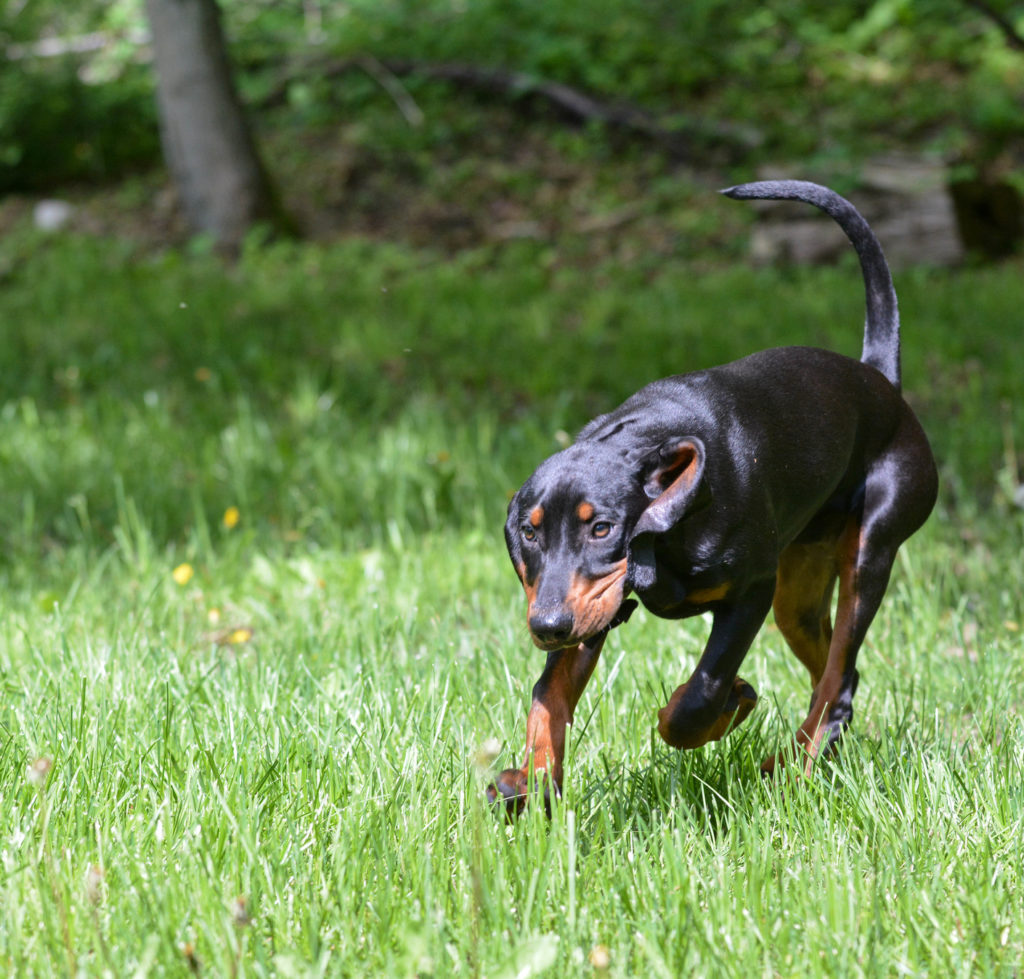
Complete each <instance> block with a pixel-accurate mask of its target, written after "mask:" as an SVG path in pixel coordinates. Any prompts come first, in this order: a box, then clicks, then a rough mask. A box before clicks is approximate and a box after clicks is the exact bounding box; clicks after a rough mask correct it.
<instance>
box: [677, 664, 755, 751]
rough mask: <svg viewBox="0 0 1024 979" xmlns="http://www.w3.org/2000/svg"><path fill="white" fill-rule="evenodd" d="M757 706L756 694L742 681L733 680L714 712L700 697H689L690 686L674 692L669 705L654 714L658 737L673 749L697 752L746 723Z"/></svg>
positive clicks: (697, 695)
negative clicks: (722, 700)
mask: <svg viewBox="0 0 1024 979" xmlns="http://www.w3.org/2000/svg"><path fill="white" fill-rule="evenodd" d="M756 703H757V692H756V691H755V690H754V688H753V687H752V686H751V685H750V684H749V683H747V681H746V680H743V679H741V678H740V677H736V679H735V680H734V681H733V685H732V687H731V688H730V690H729V693H728V696H727V697H726V700H725V704H724V705H723V706H722V707H721V709H720V711H719V712H718V713H716V714H714V713H711V711H714V710H715V708H714V706H713V705H711V704H709V703H708V702H707V701H706V700H704V699H703V697H702V696H701V694H700V693H697V694H693V692H692V690H691V687H690V683H689V682H687V683H684V684H683V685H682V686H681V687H679V688H677V689H676V691H675V693H673V694H672V697H671V698H670V699H669V702H668V703H667V704H666V705H665V706H664V707H662V709H661V710H660V711H658V733H659V734H660V735H661V737H662V739H663V740H664V741H665V743H666V744H668V745H670V746H671V747H673V748H681V749H682V748H685V749H690V748H699V747H701V746H702V745H705V744H707V743H708V742H709V741H718V740H719V739H720V738H722V737H724V736H725V735H726V734H727V733H728V732H729V731H731V730H732V729H733V728H734V727H737V726H738V725H739V724H741V723H743V721H745V720H746V718H747V715H749V714H750V712H751V711H752V710H753V709H754V705H755V704H756Z"/></svg>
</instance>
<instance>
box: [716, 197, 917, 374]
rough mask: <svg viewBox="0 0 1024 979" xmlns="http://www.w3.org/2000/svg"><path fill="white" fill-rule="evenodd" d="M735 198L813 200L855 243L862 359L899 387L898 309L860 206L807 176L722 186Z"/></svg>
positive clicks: (879, 253)
mask: <svg viewBox="0 0 1024 979" xmlns="http://www.w3.org/2000/svg"><path fill="white" fill-rule="evenodd" d="M722 193H723V194H725V195H726V196H727V197H732V198H734V199H735V200H741V201H748V200H794V201H803V202H804V203H806V204H813V205H814V206H815V207H818V208H820V209H821V210H823V211H824V212H825V213H826V214H828V215H829V216H830V217H831V218H833V219H834V220H835V221H836V223H837V224H838V225H839V227H840V228H842V229H843V231H844V232H845V233H846V237H847V238H849V239H850V241H851V242H852V243H853V247H854V248H855V249H856V251H857V257H858V258H859V259H860V267H861V271H862V272H863V273H864V291H865V293H866V297H867V317H866V319H865V321H864V347H863V350H862V351H861V357H860V359H861V360H862V361H864V363H865V364H871V366H872V367H877V368H878V369H879V370H880V371H881V372H882V373H883V374H884V375H885V376H886V377H887V378H889V380H890V381H892V383H893V384H894V385H895V386H896V388H897V389H899V387H900V313H899V308H898V306H897V303H896V290H895V289H894V288H893V284H892V275H891V274H890V273H889V266H888V264H887V263H886V261H885V255H883V254H882V246H881V245H880V244H879V243H878V239H877V238H876V237H875V234H874V232H873V231H872V230H871V228H870V227H869V226H868V223H867V221H865V220H864V218H863V217H862V216H861V214H860V212H859V211H858V210H857V209H856V208H855V207H854V206H853V205H852V204H851V203H850V202H849V201H848V200H846V199H845V198H843V197H840V196H839V195H838V194H837V193H835V191H831V190H829V189H828V188H827V187H822V186H820V185H819V184H812V183H810V182H808V181H806V180H764V181H760V182H758V183H752V184H740V185H739V186H738V187H729V188H728V189H727V190H723V191H722Z"/></svg>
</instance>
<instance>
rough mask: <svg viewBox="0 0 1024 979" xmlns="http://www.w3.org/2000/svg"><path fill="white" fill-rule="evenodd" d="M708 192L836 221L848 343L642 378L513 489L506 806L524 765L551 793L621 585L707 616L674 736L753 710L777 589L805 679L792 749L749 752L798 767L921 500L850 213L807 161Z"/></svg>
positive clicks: (620, 608) (875, 249) (854, 215)
mask: <svg viewBox="0 0 1024 979" xmlns="http://www.w3.org/2000/svg"><path fill="white" fill-rule="evenodd" d="M722 193H724V194H725V195H727V196H728V197H731V198H734V199H736V200H754V199H766V200H797V201H803V202H805V203H807V204H812V205H814V206H815V207H817V208H819V209H821V210H822V211H824V212H825V213H826V214H828V215H830V216H831V217H832V218H833V219H834V220H835V221H836V222H837V223H838V224H839V226H840V227H841V228H842V230H843V231H844V232H845V234H846V236H847V237H848V238H849V239H850V241H851V243H852V244H853V247H854V249H855V250H856V252H857V255H858V257H859V259H860V265H861V270H862V273H863V278H864V286H865V293H866V301H867V315H866V320H865V328H864V341H863V350H862V354H861V359H860V360H855V359H853V358H850V357H845V356H842V355H840V354H837V353H832V352H830V351H827V350H820V349H816V348H812V347H780V348H773V349H768V350H763V351H761V352H759V353H754V354H751V355H750V356H748V357H745V358H743V359H741V360H737V361H734V362H732V363H729V364H725V365H723V366H720V367H714V368H711V369H709V370H701V371H696V372H694V373H691V374H682V375H678V376H675V377H667V378H664V379H662V380H659V381H655V382H654V383H652V384H649V385H648V386H647V387H645V388H643V389H641V390H640V391H638V392H637V393H636V394H634V395H633V396H632V397H631V398H629V399H628V400H627V401H625V402H624V403H623V404H622V405H620V406H619V407H618V408H616V409H615V410H614V411H612V412H610V413H608V414H606V415H601V416H600V417H598V418H596V419H594V420H593V421H592V422H590V424H588V425H587V426H586V427H585V428H584V429H583V430H582V431H581V432H580V434H579V437H578V438H577V439H576V441H575V443H573V444H572V445H570V446H569V447H568V448H566V449H564V450H563V451H561V452H558V453H557V454H555V455H553V456H551V457H550V458H549V459H547V460H546V461H545V462H543V463H542V464H541V465H540V467H539V468H538V469H537V470H536V471H535V472H534V473H533V475H532V476H530V478H529V479H528V480H527V481H526V482H525V483H524V484H523V486H522V487H521V488H520V490H519V491H518V492H517V493H516V494H515V496H514V497H513V498H512V500H511V503H510V504H509V508H508V521H507V523H506V524H505V540H506V543H507V545H508V552H509V556H510V557H511V559H512V564H513V566H514V567H515V570H516V573H517V574H518V576H519V579H520V581H521V582H522V586H523V589H524V590H525V592H526V597H527V601H528V611H527V621H528V625H529V630H530V635H531V637H532V639H533V642H534V643H535V644H536V645H537V646H538V647H539V648H540V649H541V650H543V651H544V652H545V653H546V654H547V661H546V663H545V666H544V670H543V673H542V674H541V677H540V679H539V680H538V681H537V684H536V686H535V687H534V688H533V702H532V706H531V708H530V711H529V715H528V717H527V734H526V760H525V761H524V763H523V765H522V767H521V768H518V769H507V770H506V771H504V772H502V773H501V774H500V775H499V776H498V778H497V780H496V781H495V782H494V783H493V784H492V785H490V786H489V787H488V797H489V799H490V800H491V802H492V804H495V805H499V806H500V805H502V804H504V807H505V809H506V812H507V813H508V815H510V816H514V815H516V814H517V813H519V812H520V811H521V810H522V808H523V806H524V805H525V804H526V801H527V799H528V797H529V795H530V789H531V780H533V782H532V784H534V785H539V784H540V783H542V782H543V783H544V785H545V793H546V796H547V799H548V802H549V801H550V792H551V791H552V790H553V791H554V792H555V793H558V792H559V791H560V788H561V784H562V775H563V770H562V769H563V759H564V754H565V737H566V727H567V725H568V724H570V723H572V719H573V712H574V710H575V708H576V705H577V703H578V701H579V698H580V696H581V694H582V693H583V689H584V687H585V686H586V684H587V681H588V680H589V679H590V676H591V674H592V673H593V671H594V667H595V666H596V664H597V660H598V657H599V655H600V652H601V647H602V645H603V644H604V641H605V638H606V636H607V635H608V632H609V630H610V629H612V628H614V627H615V626H618V625H620V624H621V623H623V622H624V621H625V620H626V619H628V618H629V615H630V613H631V612H632V611H633V609H634V608H635V607H636V604H637V599H639V601H640V602H642V603H643V604H644V606H645V607H646V608H647V609H648V611H650V612H652V613H653V614H654V615H657V616H660V617H662V618H666V619H681V618H687V617H689V616H693V615H698V614H701V613H703V612H710V613H711V615H712V624H711V631H710V634H709V637H708V640H707V645H706V647H705V649H704V651H703V653H702V655H701V656H700V659H699V661H698V663H697V665H696V668H695V669H694V670H693V673H692V675H691V676H690V679H689V680H687V681H686V683H684V684H682V685H681V686H680V687H678V688H677V689H676V690H675V692H674V693H673V694H672V696H671V697H670V698H669V701H668V703H667V704H666V706H665V707H663V708H662V709H661V710H660V711H659V713H658V733H659V734H660V735H661V737H662V738H663V739H664V740H665V741H666V742H667V743H668V744H669V745H671V746H672V747H674V748H698V747H700V746H701V745H704V744H706V743H708V742H709V741H715V740H718V739H719V738H721V737H722V736H723V735H725V734H726V733H727V732H728V731H730V730H731V729H733V728H735V727H736V726H737V725H738V724H740V723H741V722H742V721H743V720H744V719H745V718H746V717H747V716H748V715H749V714H750V712H751V710H752V709H753V707H754V704H755V703H756V701H757V694H756V692H755V691H754V688H753V687H752V686H751V685H750V684H749V683H747V682H746V681H745V680H743V679H741V678H740V677H739V676H738V671H739V668H740V665H741V663H742V662H743V658H744V656H746V654H747V650H748V649H749V648H750V645H751V643H752V642H753V639H754V637H755V635H756V634H757V632H758V630H759V629H760V628H761V625H762V623H763V622H764V620H765V617H766V616H767V614H768V610H769V609H774V613H775V622H776V625H777V626H778V628H779V631H780V632H781V633H782V635H783V636H784V637H785V639H786V642H787V643H788V645H789V646H790V647H791V649H792V650H793V652H794V653H795V654H796V656H797V658H798V659H799V660H800V662H801V663H803V665H804V666H805V667H806V668H807V670H808V672H809V673H810V678H811V685H812V687H813V693H812V696H811V704H810V710H809V712H808V714H807V717H806V719H805V720H804V721H803V723H802V724H801V725H800V727H799V730H798V731H797V732H796V738H795V740H796V744H797V746H798V747H797V749H796V753H795V754H794V752H793V749H790V751H789V753H788V754H787V753H786V752H780V753H779V754H778V755H775V756H773V757H770V758H768V759H766V760H765V762H764V763H763V765H762V770H763V771H764V772H765V773H768V774H770V773H771V772H772V771H773V770H775V768H776V767H777V766H779V765H782V764H785V763H786V760H787V758H797V757H799V759H800V764H801V769H800V770H801V771H803V770H809V769H810V766H811V765H812V764H813V762H814V760H815V759H816V758H818V757H819V756H823V755H825V754H826V753H827V752H829V751H831V750H832V749H833V748H834V747H835V746H836V743H837V742H838V741H839V739H840V736H841V735H842V733H843V731H844V730H845V729H846V727H847V726H848V725H849V723H850V720H851V718H852V716H853V697H854V694H855V693H856V690H857V682H858V677H859V674H858V672H857V667H856V663H857V653H858V650H859V649H860V647H861V644H862V643H863V641H864V636H865V633H866V632H867V629H868V626H869V625H870V624H871V621H872V619H873V618H874V616H875V613H876V612H877V611H878V608H879V605H880V603H881V601H882V596H883V595H884V594H885V590H886V587H887V585H888V582H889V575H890V572H891V570H892V565H893V561H894V560H895V557H896V552H897V550H898V548H899V547H900V545H901V544H902V543H903V542H904V541H905V540H906V539H907V538H908V537H910V535H911V534H913V533H914V532H915V531H916V530H917V529H918V528H919V527H920V526H921V525H922V524H923V523H924V521H925V520H926V518H927V517H928V515H929V513H930V512H931V510H932V507H933V506H934V505H935V499H936V495H937V491H938V475H937V472H936V467H935V461H934V458H933V456H932V451H931V448H930V446H929V444H928V439H927V437H926V436H925V433H924V431H923V429H922V428H921V425H920V423H919V422H918V420H917V418H916V417H915V415H914V413H913V411H912V410H911V408H910V406H909V405H908V404H907V403H906V401H904V399H903V397H902V396H901V393H900V324H899V312H898V308H897V301H896V292H895V289H894V287H893V282H892V276H891V274H890V272H889V267H888V265H887V263H886V260H885V256H884V255H883V252H882V248H881V246H880V245H879V243H878V240H877V239H876V237H875V235H874V233H873V232H872V231H871V229H870V227H869V226H868V224H867V222H866V221H865V220H864V218H863V217H862V216H861V214H860V213H859V212H858V211H857V210H856V209H855V208H854V207H853V205H852V204H850V203H849V202H848V201H847V200H845V199H844V198H842V197H840V196H839V195H838V194H836V193H835V192H833V191H831V190H829V189H828V188H826V187H822V186H819V185H817V184H812V183H808V182H806V181H797V180H780V181H762V182H757V183H749V184H742V185H740V186H736V187H732V188H729V189H727V190H724V191H722ZM837 583H838V596H837V598H836V601H835V622H834V624H833V621H832V605H833V595H834V593H835V591H836V585H837ZM631 594H632V595H635V596H636V598H630V597H629V596H630V595H631Z"/></svg>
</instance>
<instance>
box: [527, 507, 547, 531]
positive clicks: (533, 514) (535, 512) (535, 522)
mask: <svg viewBox="0 0 1024 979" xmlns="http://www.w3.org/2000/svg"><path fill="white" fill-rule="evenodd" d="M543 519H544V507H542V506H535V507H534V508H533V509H532V510H531V511H530V526H531V527H539V526H540V522H541V521H542V520H543Z"/></svg>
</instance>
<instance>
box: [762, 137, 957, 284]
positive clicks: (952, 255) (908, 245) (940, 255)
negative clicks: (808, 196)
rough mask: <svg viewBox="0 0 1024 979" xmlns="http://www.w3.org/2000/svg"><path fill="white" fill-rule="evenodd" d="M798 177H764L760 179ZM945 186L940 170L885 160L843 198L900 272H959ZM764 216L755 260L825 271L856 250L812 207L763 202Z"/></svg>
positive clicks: (867, 169) (770, 173)
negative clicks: (915, 268)
mask: <svg viewBox="0 0 1024 979" xmlns="http://www.w3.org/2000/svg"><path fill="white" fill-rule="evenodd" d="M792 175H793V174H792V173H782V172H781V171H778V170H764V171H762V172H760V173H759V174H758V177H759V179H762V180H774V179H779V178H780V177H785V176H792ZM946 181H947V171H946V167H945V166H944V165H943V164H941V163H931V162H929V161H922V160H915V159H909V158H902V157H885V158H880V159H877V160H873V161H871V162H869V163H867V164H865V165H864V167H863V169H862V170H861V172H860V173H859V174H858V178H857V181H856V185H855V189H853V190H850V191H849V192H845V191H844V196H848V197H849V198H850V200H851V201H852V202H853V203H854V204H855V205H856V206H857V210H859V211H860V212H861V214H863V215H864V217H865V218H866V219H867V221H868V223H869V224H870V225H871V227H872V228H873V229H874V232H875V234H876V235H877V236H878V240H879V241H880V242H881V243H882V248H883V249H884V251H885V255H886V258H887V259H888V260H889V264H890V265H892V266H893V267H894V268H900V267H905V266H908V265H936V266H948V265H957V264H959V263H960V262H962V261H963V258H964V246H963V243H962V242H961V237H960V230H959V226H958V223H957V215H956V209H955V208H954V206H953V199H952V197H951V195H950V192H949V187H948V185H947V182H946ZM819 182H823V183H829V180H828V179H827V178H824V179H820V178H819ZM758 211H759V212H760V213H761V217H762V219H763V220H762V221H760V222H759V223H758V225H757V226H756V228H755V229H754V232H753V234H752V236H751V243H750V250H751V254H752V256H753V259H754V261H757V262H760V263H762V264H769V263H775V262H794V263H797V264H808V265H810V264H823V263H829V262H834V261H836V260H837V259H838V258H839V257H840V256H841V255H843V254H845V253H846V252H847V250H848V249H849V247H850V246H849V242H848V241H847V240H846V237H845V236H844V235H843V233H842V232H841V231H840V230H839V229H838V227H836V225H835V223H834V222H833V221H831V220H829V219H828V218H827V217H825V216H824V215H820V216H819V215H818V214H816V213H815V212H810V213H809V212H808V207H807V205H806V204H791V203H788V202H787V203H779V204H776V203H774V202H772V203H769V202H764V203H761V204H759V205H758Z"/></svg>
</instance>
